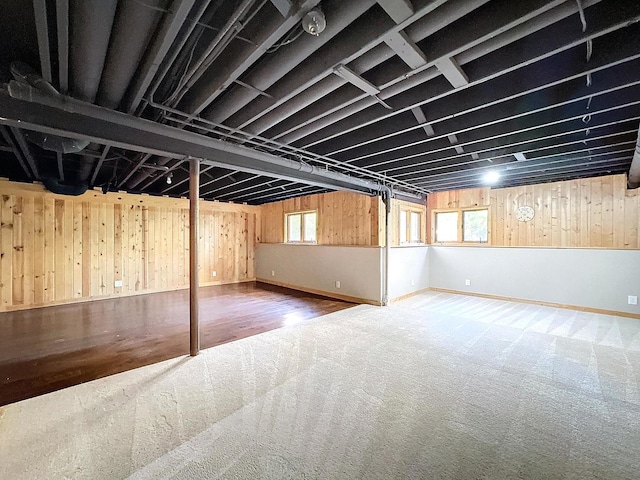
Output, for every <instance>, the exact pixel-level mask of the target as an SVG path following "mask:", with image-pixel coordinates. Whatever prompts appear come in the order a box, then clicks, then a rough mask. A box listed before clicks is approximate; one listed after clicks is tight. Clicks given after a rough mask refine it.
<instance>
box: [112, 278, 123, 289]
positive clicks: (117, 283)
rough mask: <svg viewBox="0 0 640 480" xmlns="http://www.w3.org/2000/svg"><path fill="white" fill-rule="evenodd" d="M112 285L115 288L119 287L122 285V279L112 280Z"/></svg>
mask: <svg viewBox="0 0 640 480" xmlns="http://www.w3.org/2000/svg"><path fill="white" fill-rule="evenodd" d="M113 286H114V287H116V288H119V287H121V286H122V280H116V281H115V282H113Z"/></svg>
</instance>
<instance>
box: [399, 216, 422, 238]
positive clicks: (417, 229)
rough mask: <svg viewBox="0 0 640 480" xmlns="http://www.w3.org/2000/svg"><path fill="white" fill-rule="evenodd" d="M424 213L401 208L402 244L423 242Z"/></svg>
mask: <svg viewBox="0 0 640 480" xmlns="http://www.w3.org/2000/svg"><path fill="white" fill-rule="evenodd" d="M421 223H422V214H421V212H419V211H415V210H402V209H401V210H400V244H403V243H422V242H423V239H422V229H421Z"/></svg>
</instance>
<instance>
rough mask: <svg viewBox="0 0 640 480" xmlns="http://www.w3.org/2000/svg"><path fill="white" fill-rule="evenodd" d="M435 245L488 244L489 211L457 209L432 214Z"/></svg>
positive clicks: (483, 209)
mask: <svg viewBox="0 0 640 480" xmlns="http://www.w3.org/2000/svg"><path fill="white" fill-rule="evenodd" d="M433 215H434V216H433V220H434V224H435V232H434V238H433V241H434V242H435V243H488V241H489V210H488V209H486V208H473V209H458V210H449V211H441V212H434V214H433Z"/></svg>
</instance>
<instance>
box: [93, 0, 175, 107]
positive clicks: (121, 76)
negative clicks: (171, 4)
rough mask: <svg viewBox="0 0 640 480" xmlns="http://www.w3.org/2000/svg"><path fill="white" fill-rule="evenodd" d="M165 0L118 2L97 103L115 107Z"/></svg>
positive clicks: (153, 28) (138, 61)
mask: <svg viewBox="0 0 640 480" xmlns="http://www.w3.org/2000/svg"><path fill="white" fill-rule="evenodd" d="M165 5H166V0H145V2H137V1H135V0H129V1H125V2H120V5H119V7H118V9H117V12H116V20H115V22H114V26H113V33H112V35H111V42H110V44H109V50H108V52H107V58H106V60H105V64H104V71H103V72H102V79H101V81H100V87H99V89H98V97H97V101H96V103H97V104H98V105H100V106H103V107H107V108H113V109H115V108H118V106H119V105H120V102H121V101H122V98H123V97H124V94H125V92H126V91H127V87H128V86H129V83H130V82H131V79H132V78H133V75H134V74H135V72H136V69H137V68H138V65H139V64H140V60H141V59H142V56H143V54H144V52H145V49H146V48H147V45H148V44H149V42H150V41H151V38H152V37H153V34H154V32H155V28H156V25H157V24H158V21H159V20H160V18H161V17H162V15H163V11H164V8H165Z"/></svg>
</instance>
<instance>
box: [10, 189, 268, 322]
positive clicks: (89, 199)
mask: <svg viewBox="0 0 640 480" xmlns="http://www.w3.org/2000/svg"><path fill="white" fill-rule="evenodd" d="M0 221H1V226H0V255H1V257H0V311H6V310H15V309H21V308H31V307H38V306H45V305H54V304H63V303H69V302H74V301H83V300H91V299H99V298H106V297H113V296H119V295H132V294H139V293H149V292H156V291H163V290H172V289H178V288H186V287H188V285H189V215H188V200H186V199H175V198H163V197H152V196H146V195H129V194H124V193H108V194H106V195H104V194H102V193H101V192H97V191H89V192H87V193H85V194H84V195H81V196H78V197H68V196H61V195H55V194H52V193H50V192H47V191H45V190H44V189H43V187H42V186H40V185H32V184H18V183H13V182H8V181H4V180H0ZM259 232H260V209H259V208H258V207H251V206H247V205H234V204H224V203H218V202H205V201H202V202H201V206H200V268H199V276H200V282H201V284H202V285H207V284H215V283H229V282H238V281H243V280H250V279H253V278H254V277H255V273H254V266H255V265H254V255H255V244H256V242H257V241H258V240H259ZM213 271H216V274H217V275H216V277H213V275H212V274H213ZM116 281H122V286H121V287H116V286H115V282H116Z"/></svg>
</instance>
